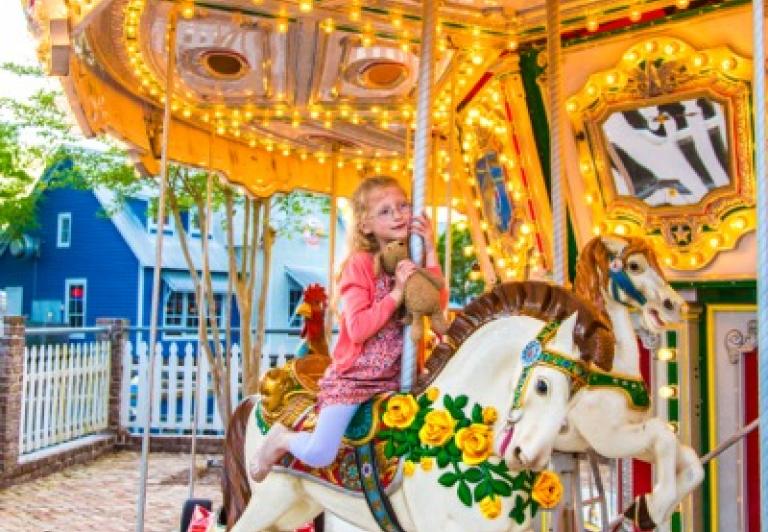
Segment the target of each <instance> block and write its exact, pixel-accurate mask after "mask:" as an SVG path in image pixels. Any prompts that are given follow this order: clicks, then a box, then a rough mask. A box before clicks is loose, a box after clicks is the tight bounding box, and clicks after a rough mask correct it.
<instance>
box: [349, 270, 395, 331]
mask: <svg viewBox="0 0 768 532" xmlns="http://www.w3.org/2000/svg"><path fill="white" fill-rule="evenodd" d="M340 291H341V297H342V300H343V302H344V310H343V312H344V320H345V321H346V323H347V331H348V332H349V338H350V340H352V341H353V342H354V343H356V344H361V343H363V342H365V341H366V340H367V339H368V338H370V337H371V336H373V335H374V334H376V333H377V332H378V331H379V329H381V328H382V327H383V326H384V325H385V324H386V323H387V321H389V318H391V317H392V314H393V313H394V312H395V310H396V309H397V307H398V305H399V304H400V300H402V294H401V293H399V292H398V291H397V290H393V291H392V293H390V294H389V295H388V296H387V297H385V298H384V299H382V300H381V301H378V302H376V301H374V300H373V298H374V294H372V293H371V292H370V290H369V288H368V287H367V286H366V283H365V272H364V270H363V267H362V265H361V264H360V261H355V260H351V261H350V262H349V263H348V264H347V267H346V268H345V271H344V274H343V275H342V279H341V284H340Z"/></svg>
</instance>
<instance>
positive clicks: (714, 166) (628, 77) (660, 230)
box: [566, 36, 755, 271]
mask: <svg viewBox="0 0 768 532" xmlns="http://www.w3.org/2000/svg"><path fill="white" fill-rule="evenodd" d="M751 68H752V65H751V61H750V60H749V59H747V58H744V57H741V56H738V55H737V54H735V53H734V52H732V51H731V50H730V49H728V48H726V47H720V48H712V49H707V50H697V49H695V48H693V47H691V46H690V45H689V44H687V43H685V42H683V41H681V40H679V39H676V38H671V37H664V36H659V37H653V38H651V39H648V40H646V41H643V42H640V43H638V44H636V45H634V46H632V47H631V48H630V49H628V50H626V51H625V52H624V53H623V56H622V57H621V58H620V60H619V62H618V63H617V64H616V65H615V67H614V68H611V69H609V70H606V71H602V72H596V73H594V74H592V75H591V76H590V77H589V79H588V80H587V83H586V84H585V85H584V86H583V87H582V89H581V90H580V91H579V92H577V93H576V94H574V95H573V96H571V97H570V98H569V99H568V101H567V103H566V110H567V111H568V113H569V115H570V119H571V124H572V127H573V134H574V137H575V140H576V145H577V149H578V157H579V169H580V172H581V175H582V178H583V180H584V184H585V188H586V197H585V200H586V204H587V205H588V206H589V208H590V210H591V215H592V224H593V233H594V234H606V233H615V234H618V235H630V234H633V235H637V236H644V237H648V238H650V239H651V240H652V241H653V242H654V245H655V247H656V249H657V252H658V253H659V256H661V257H662V260H663V261H664V264H665V265H666V266H667V267H669V268H672V269H675V270H681V271H695V270H699V269H701V268H703V267H704V266H706V265H707V264H708V263H710V262H711V261H712V259H714V257H715V256H716V255H717V253H719V252H721V251H724V250H730V249H733V248H734V247H735V245H736V243H737V241H738V240H739V239H740V238H741V237H742V236H743V235H744V234H745V233H747V232H749V231H752V230H754V228H755V209H754V203H755V202H754V187H755V183H754V180H755V178H754V174H753V169H752V124H751V120H752V119H751V112H750V98H751V94H750V79H751Z"/></svg>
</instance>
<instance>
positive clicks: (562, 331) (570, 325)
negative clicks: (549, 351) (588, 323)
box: [551, 311, 579, 353]
mask: <svg viewBox="0 0 768 532" xmlns="http://www.w3.org/2000/svg"><path fill="white" fill-rule="evenodd" d="M578 319H579V312H578V311H576V312H574V313H573V314H571V315H570V316H568V317H567V318H566V319H565V321H564V322H563V323H561V324H560V327H559V328H558V329H557V334H556V335H555V337H554V338H553V339H552V342H551V344H554V346H553V347H557V349H558V350H559V351H565V352H567V353H573V350H574V344H573V331H574V329H575V328H576V321H578Z"/></svg>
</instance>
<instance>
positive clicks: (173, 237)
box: [93, 187, 228, 272]
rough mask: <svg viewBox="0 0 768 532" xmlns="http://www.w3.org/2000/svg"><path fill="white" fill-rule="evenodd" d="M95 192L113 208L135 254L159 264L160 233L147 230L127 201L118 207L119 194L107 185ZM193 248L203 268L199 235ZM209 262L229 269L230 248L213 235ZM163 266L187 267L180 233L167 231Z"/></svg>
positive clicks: (109, 209)
mask: <svg viewBox="0 0 768 532" xmlns="http://www.w3.org/2000/svg"><path fill="white" fill-rule="evenodd" d="M93 194H94V195H95V196H96V199H97V200H98V201H99V203H100V204H101V206H102V207H103V208H104V210H105V211H107V212H110V213H111V215H110V219H111V220H112V223H114V224H115V227H116V228H117V230H118V232H119V233H120V235H121V236H122V237H123V240H125V243H126V244H128V247H129V248H130V249H131V251H132V252H133V254H134V255H135V256H136V258H137V259H138V261H139V264H141V265H142V266H153V265H154V264H155V244H156V238H157V233H154V232H149V231H147V228H146V226H145V225H144V224H143V223H142V221H141V220H139V218H138V217H137V216H136V215H135V214H134V213H133V211H132V210H131V209H130V208H129V207H128V206H127V205H124V206H123V207H122V208H120V209H119V210H117V211H116V212H115V211H114V210H113V209H114V204H115V198H116V194H115V193H114V192H112V191H111V190H108V189H106V188H101V187H99V188H95V189H93ZM189 243H190V246H189V251H190V254H191V255H192V261H193V262H194V264H195V267H196V268H197V269H202V267H203V262H202V256H203V255H202V251H201V249H200V243H199V237H193V238H190V239H189ZM208 255H209V257H208V263H209V267H210V270H211V271H212V272H227V271H228V265H227V249H226V248H225V247H224V245H223V244H222V243H221V242H219V241H216V240H214V239H211V240H210V241H209V244H208ZM162 267H163V269H174V270H187V269H188V268H187V262H186V261H185V260H184V254H183V253H182V251H181V243H180V241H179V237H178V234H177V233H176V232H174V233H173V234H168V233H166V234H165V235H163V263H162Z"/></svg>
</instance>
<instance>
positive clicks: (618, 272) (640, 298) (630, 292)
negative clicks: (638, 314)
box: [608, 254, 648, 307]
mask: <svg viewBox="0 0 768 532" xmlns="http://www.w3.org/2000/svg"><path fill="white" fill-rule="evenodd" d="M608 259H609V262H608V277H609V280H610V290H611V295H612V296H613V299H615V300H616V301H618V302H619V303H621V304H622V305H625V306H629V305H627V304H626V303H624V302H623V301H622V300H621V298H620V296H619V290H622V291H623V292H624V293H625V294H627V296H628V297H629V298H630V299H633V300H634V301H635V302H637V304H639V305H640V306H641V307H642V306H643V305H645V303H646V302H647V301H648V299H647V298H646V297H645V296H644V295H643V293H642V292H641V291H640V290H638V289H637V287H636V286H635V284H634V283H633V282H632V279H630V278H629V275H627V271H626V270H625V269H624V260H623V259H622V257H621V255H614V254H610V255H609V256H608Z"/></svg>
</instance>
